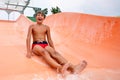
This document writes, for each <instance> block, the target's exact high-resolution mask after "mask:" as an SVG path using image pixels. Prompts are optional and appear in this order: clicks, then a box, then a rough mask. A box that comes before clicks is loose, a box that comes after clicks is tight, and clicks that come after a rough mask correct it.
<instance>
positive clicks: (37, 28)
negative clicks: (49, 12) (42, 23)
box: [33, 27, 47, 34]
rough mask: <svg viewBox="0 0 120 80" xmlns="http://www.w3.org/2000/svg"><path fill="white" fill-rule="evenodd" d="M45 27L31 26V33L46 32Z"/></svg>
mask: <svg viewBox="0 0 120 80" xmlns="http://www.w3.org/2000/svg"><path fill="white" fill-rule="evenodd" d="M46 31H47V29H46V28H45V27H35V28H33V33H36V34H37V33H41V34H42V33H46Z"/></svg>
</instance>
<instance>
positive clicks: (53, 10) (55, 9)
mask: <svg viewBox="0 0 120 80" xmlns="http://www.w3.org/2000/svg"><path fill="white" fill-rule="evenodd" d="M51 12H52V14H56V13H60V12H61V10H60V8H59V7H58V6H56V7H55V8H54V7H52V9H51Z"/></svg>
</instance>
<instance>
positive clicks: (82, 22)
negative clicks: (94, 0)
mask: <svg viewBox="0 0 120 80" xmlns="http://www.w3.org/2000/svg"><path fill="white" fill-rule="evenodd" d="M32 23H33V22H31V21H30V20H28V19H27V18H26V17H25V16H24V15H21V16H20V17H19V19H18V20H16V21H3V20H0V80H120V36H119V35H120V18H114V17H105V16H95V15H88V14H80V13H59V14H55V15H51V16H48V17H47V18H46V19H45V21H44V23H45V24H46V25H49V26H50V29H51V35H52V40H53V42H54V45H55V47H56V50H57V51H58V52H59V53H60V54H61V55H62V56H64V57H65V58H66V59H67V60H68V61H69V62H71V63H73V64H77V63H79V62H80V61H81V60H83V59H84V60H86V61H87V62H88V66H87V67H86V69H85V70H84V71H82V72H81V73H80V74H70V75H68V76H66V77H65V78H62V77H61V74H57V73H56V71H55V70H54V69H52V68H50V67H49V65H48V64H47V63H46V62H45V61H44V59H43V58H42V57H37V56H33V57H32V58H31V59H28V58H26V56H25V54H26V35H27V30H28V27H29V25H30V24H32Z"/></svg>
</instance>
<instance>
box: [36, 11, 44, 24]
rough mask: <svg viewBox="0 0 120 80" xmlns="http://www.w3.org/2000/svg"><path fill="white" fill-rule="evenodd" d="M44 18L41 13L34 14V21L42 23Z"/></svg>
mask: <svg viewBox="0 0 120 80" xmlns="http://www.w3.org/2000/svg"><path fill="white" fill-rule="evenodd" d="M44 19H45V18H44V15H43V14H41V13H38V14H37V15H36V21H37V22H38V23H42V22H43V20H44Z"/></svg>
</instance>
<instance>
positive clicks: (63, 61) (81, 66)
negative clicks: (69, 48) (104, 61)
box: [45, 46, 87, 73]
mask: <svg viewBox="0 0 120 80" xmlns="http://www.w3.org/2000/svg"><path fill="white" fill-rule="evenodd" d="M45 49H46V50H47V51H48V52H49V53H50V55H51V56H52V57H53V58H54V59H55V60H56V61H57V62H58V63H59V64H61V65H65V64H68V61H67V60H66V59H65V58H64V57H63V56H62V55H60V54H59V53H58V52H57V51H55V50H54V49H53V48H51V47H49V46H47V47H46V48H45ZM86 66H87V62H86V61H84V60H83V61H82V62H80V63H79V64H77V65H73V64H72V63H69V65H67V67H66V68H68V70H70V71H71V72H72V73H78V72H81V71H82V70H83V69H84V68H85V67H86ZM66 68H65V69H66Z"/></svg>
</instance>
